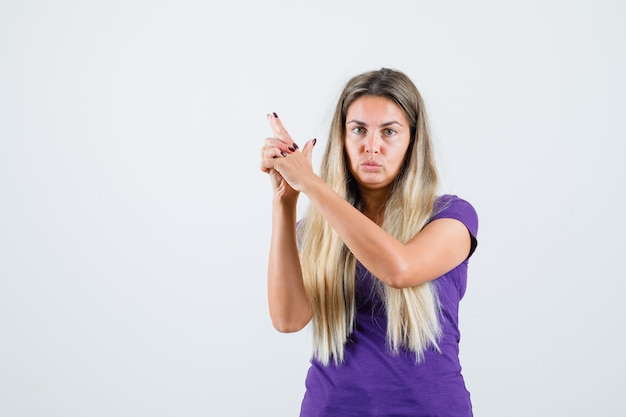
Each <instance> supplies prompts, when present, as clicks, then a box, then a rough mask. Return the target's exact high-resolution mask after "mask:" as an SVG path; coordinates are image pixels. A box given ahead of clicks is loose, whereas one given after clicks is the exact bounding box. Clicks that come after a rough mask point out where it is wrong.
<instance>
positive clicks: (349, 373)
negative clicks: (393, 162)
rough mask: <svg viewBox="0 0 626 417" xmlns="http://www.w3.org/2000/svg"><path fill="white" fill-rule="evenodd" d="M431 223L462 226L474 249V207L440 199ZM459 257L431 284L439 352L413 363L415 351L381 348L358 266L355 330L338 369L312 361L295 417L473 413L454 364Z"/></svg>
mask: <svg viewBox="0 0 626 417" xmlns="http://www.w3.org/2000/svg"><path fill="white" fill-rule="evenodd" d="M434 213H435V214H434V216H433V217H432V219H431V221H432V220H435V219H440V218H452V219H457V220H459V221H461V222H462V223H463V224H464V225H465V226H466V227H467V229H468V230H469V233H470V234H471V236H472V249H471V251H470V253H469V254H468V259H469V256H471V253H472V252H473V250H474V248H475V247H476V236H477V232H478V217H477V215H476V211H475V210H474V208H473V207H472V206H471V205H470V204H469V203H468V202H466V201H464V200H462V199H460V198H458V197H457V196H454V195H443V196H440V197H439V198H438V199H437V201H436V203H435V210H434ZM467 265H468V260H467V259H466V260H465V261H464V262H463V263H461V264H460V265H459V266H457V267H456V268H454V269H453V270H451V271H450V272H448V273H447V274H445V275H442V276H441V277H439V278H437V279H436V280H434V281H433V282H434V284H435V285H436V289H437V293H438V295H439V300H440V304H441V318H440V320H441V324H442V329H443V336H442V338H441V340H440V342H439V347H440V349H441V353H439V352H437V351H436V350H434V349H429V350H427V351H426V352H425V355H424V361H422V362H421V363H419V364H417V363H416V360H415V353H414V352H410V351H407V350H401V351H400V353H399V354H397V355H395V354H393V353H392V352H391V351H390V349H389V347H388V346H387V344H386V326H387V319H386V313H385V308H384V306H383V304H382V299H381V298H380V296H379V293H378V292H377V291H376V289H375V286H376V278H375V277H374V276H373V275H372V274H371V273H370V272H369V271H368V270H367V269H365V267H363V266H362V265H361V264H360V263H359V262H357V269H356V294H355V295H356V307H357V311H356V326H355V328H354V331H353V332H352V334H351V335H350V337H349V340H348V342H347V343H346V346H345V360H344V362H343V363H341V364H340V365H339V366H336V365H335V364H334V362H332V360H331V363H330V364H329V365H328V366H324V365H322V364H321V363H320V362H319V361H318V360H317V359H315V358H314V359H312V360H311V367H310V368H309V372H308V374H307V378H306V393H305V395H304V399H303V401H302V408H301V414H300V416H301V417H318V416H341V417H351V416H358V417H367V416H412V417H417V416H429V417H432V416H446V417H456V416H459V417H461V416H462V417H468V416H472V405H471V402H470V394H469V392H468V391H467V389H466V388H465V382H464V380H463V376H462V375H461V365H460V363H459V339H460V333H459V328H458V311H459V301H460V300H461V298H462V297H463V295H464V293H465V286H466V282H467Z"/></svg>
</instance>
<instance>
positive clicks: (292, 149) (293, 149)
mask: <svg viewBox="0 0 626 417" xmlns="http://www.w3.org/2000/svg"><path fill="white" fill-rule="evenodd" d="M287 149H289V150H290V151H291V152H295V151H296V149H295V148H292V147H291V146H289V147H287Z"/></svg>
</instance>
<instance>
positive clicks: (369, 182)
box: [344, 96, 411, 191]
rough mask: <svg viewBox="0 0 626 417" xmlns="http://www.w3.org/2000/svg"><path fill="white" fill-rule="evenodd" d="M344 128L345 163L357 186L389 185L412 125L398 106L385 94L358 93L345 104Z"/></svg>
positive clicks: (366, 188) (382, 187)
mask: <svg viewBox="0 0 626 417" xmlns="http://www.w3.org/2000/svg"><path fill="white" fill-rule="evenodd" d="M345 129H346V141H345V145H344V146H345V149H346V154H347V155H348V164H349V168H350V172H351V173H352V175H353V176H354V178H355V179H356V181H357V184H358V186H359V189H361V191H375V190H385V189H386V188H388V187H389V186H390V185H391V183H392V182H393V180H394V179H395V178H396V176H397V175H398V172H400V168H401V167H402V162H403V161H404V155H405V154H406V152H407V149H408V148H409V143H410V141H411V127H410V126H409V123H408V121H407V119H406V116H405V115H404V112H403V111H402V109H401V108H400V106H398V105H397V104H396V103H395V102H394V101H392V100H390V99H388V98H385V97H379V96H363V97H360V98H358V99H356V100H355V101H354V102H353V103H352V104H351V105H350V107H348V113H347V115H346V126H345Z"/></svg>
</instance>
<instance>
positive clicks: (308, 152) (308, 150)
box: [302, 139, 317, 161]
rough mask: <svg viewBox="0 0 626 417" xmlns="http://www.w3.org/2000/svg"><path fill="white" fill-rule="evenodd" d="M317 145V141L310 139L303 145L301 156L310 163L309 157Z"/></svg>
mask: <svg viewBox="0 0 626 417" xmlns="http://www.w3.org/2000/svg"><path fill="white" fill-rule="evenodd" d="M316 143H317V139H311V140H310V141H308V142H307V143H305V144H304V147H303V148H302V155H304V156H305V157H306V159H308V160H309V161H311V156H312V155H313V147H314V146H315V144H316Z"/></svg>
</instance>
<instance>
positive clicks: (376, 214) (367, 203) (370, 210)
mask: <svg viewBox="0 0 626 417" xmlns="http://www.w3.org/2000/svg"><path fill="white" fill-rule="evenodd" d="M388 198H389V190H387V189H383V190H367V191H365V190H361V201H362V203H363V208H362V209H361V211H362V212H363V214H365V215H366V216H367V217H368V218H369V219H370V220H372V221H373V222H375V223H376V224H378V225H379V226H380V225H381V224H382V223H383V219H384V214H385V204H386V203H387V200H388Z"/></svg>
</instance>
